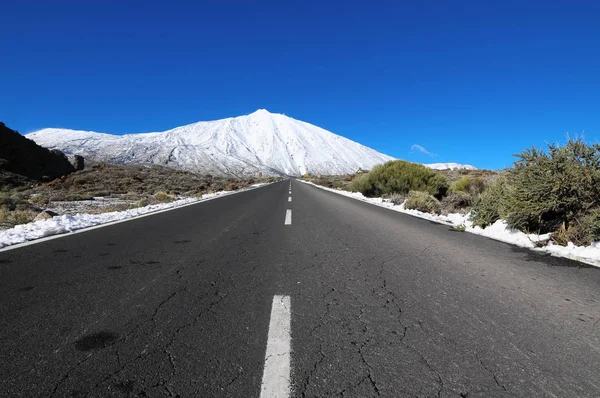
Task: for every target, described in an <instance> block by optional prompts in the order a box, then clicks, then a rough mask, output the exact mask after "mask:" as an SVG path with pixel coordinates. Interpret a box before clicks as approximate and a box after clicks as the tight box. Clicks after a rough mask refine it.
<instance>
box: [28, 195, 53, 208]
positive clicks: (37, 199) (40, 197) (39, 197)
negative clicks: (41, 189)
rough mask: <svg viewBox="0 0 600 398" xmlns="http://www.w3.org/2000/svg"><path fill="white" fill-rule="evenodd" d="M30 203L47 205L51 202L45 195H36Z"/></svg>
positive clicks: (31, 198) (30, 199)
mask: <svg viewBox="0 0 600 398" xmlns="http://www.w3.org/2000/svg"><path fill="white" fill-rule="evenodd" d="M29 201H30V202H31V203H35V204H37V205H47V204H48V203H49V202H50V200H49V199H48V197H47V196H46V195H44V194H36V195H32V196H31V197H30V198H29Z"/></svg>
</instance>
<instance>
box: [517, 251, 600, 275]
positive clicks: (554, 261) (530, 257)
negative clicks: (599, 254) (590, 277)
mask: <svg viewBox="0 0 600 398" xmlns="http://www.w3.org/2000/svg"><path fill="white" fill-rule="evenodd" d="M510 249H511V250H512V251H513V252H515V253H519V254H523V255H524V258H523V260H524V261H527V262H540V263H543V264H544V265H546V266H548V267H569V268H595V269H598V270H600V268H598V267H594V266H593V265H590V264H586V263H582V262H579V261H575V260H571V259H568V258H563V257H554V256H552V255H551V254H549V253H540V252H534V251H532V250H531V249H525V248H523V247H517V246H513V245H510Z"/></svg>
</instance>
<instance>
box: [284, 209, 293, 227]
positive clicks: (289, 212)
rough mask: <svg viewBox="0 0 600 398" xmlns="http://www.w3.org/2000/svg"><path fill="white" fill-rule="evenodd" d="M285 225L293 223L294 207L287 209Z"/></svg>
mask: <svg viewBox="0 0 600 398" xmlns="http://www.w3.org/2000/svg"><path fill="white" fill-rule="evenodd" d="M285 225H292V209H287V210H286V212H285Z"/></svg>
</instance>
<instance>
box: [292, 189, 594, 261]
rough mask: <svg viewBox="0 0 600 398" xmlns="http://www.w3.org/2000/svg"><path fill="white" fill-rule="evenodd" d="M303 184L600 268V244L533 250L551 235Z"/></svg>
mask: <svg viewBox="0 0 600 398" xmlns="http://www.w3.org/2000/svg"><path fill="white" fill-rule="evenodd" d="M297 181H300V182H303V183H305V184H310V185H313V186H315V187H317V188H320V189H324V190H326V191H330V192H335V193H337V194H340V195H343V196H347V197H350V198H353V199H357V200H361V201H363V202H367V203H371V204H374V205H377V206H381V207H385V208H388V209H392V210H395V211H398V212H401V213H405V214H409V215H411V216H415V217H419V218H423V219H426V220H429V221H434V222H438V223H440V224H445V225H449V226H456V227H459V226H464V227H465V232H469V233H472V234H476V235H481V236H485V237H487V238H491V239H495V240H498V241H501V242H505V243H509V244H513V245H516V246H519V247H523V248H528V249H532V250H534V251H539V252H544V253H549V254H551V255H553V256H556V257H564V258H569V259H571V260H576V261H580V262H583V263H586V264H590V265H594V266H597V267H600V242H594V243H593V244H592V245H590V246H575V245H574V244H573V243H570V242H569V244H568V245H567V246H566V247H565V246H559V245H554V244H552V243H550V244H548V245H547V246H544V247H535V244H534V243H535V242H542V241H545V240H548V239H549V238H550V234H543V235H537V234H526V233H524V232H521V231H518V230H514V229H510V228H508V226H507V224H506V221H504V220H498V221H496V222H495V223H494V224H492V225H489V226H487V227H486V228H481V227H478V226H473V223H472V222H471V221H470V220H469V218H470V215H471V214H470V213H468V214H458V213H453V214H448V215H437V214H429V213H423V212H421V211H418V210H412V209H406V208H404V203H402V204H401V205H399V206H395V205H394V204H393V203H391V202H389V201H387V200H384V199H382V198H367V197H365V196H364V195H363V194H362V193H360V192H348V191H342V190H338V189H332V188H327V187H323V186H321V185H317V184H314V183H312V182H307V181H302V180H297Z"/></svg>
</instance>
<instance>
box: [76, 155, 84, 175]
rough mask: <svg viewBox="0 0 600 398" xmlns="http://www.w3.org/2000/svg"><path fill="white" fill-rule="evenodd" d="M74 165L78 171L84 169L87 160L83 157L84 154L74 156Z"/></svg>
mask: <svg viewBox="0 0 600 398" xmlns="http://www.w3.org/2000/svg"><path fill="white" fill-rule="evenodd" d="M73 166H75V170H77V171H79V170H83V169H84V168H85V160H84V159H83V156H80V155H75V157H74V158H73Z"/></svg>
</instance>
